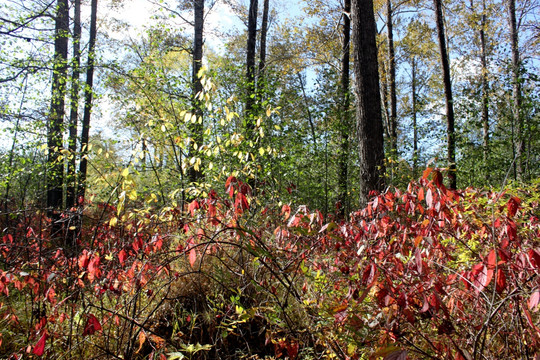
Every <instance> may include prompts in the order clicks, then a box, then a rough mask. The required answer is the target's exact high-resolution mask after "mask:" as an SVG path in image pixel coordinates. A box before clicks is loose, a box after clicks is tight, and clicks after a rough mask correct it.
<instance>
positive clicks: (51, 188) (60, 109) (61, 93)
mask: <svg viewBox="0 0 540 360" xmlns="http://www.w3.org/2000/svg"><path fill="white" fill-rule="evenodd" d="M68 36H69V7H68V3H67V0H58V2H57V8H56V25H55V39H54V61H53V66H54V69H53V79H52V99H51V110H50V114H49V124H48V129H47V146H48V149H49V154H48V157H47V165H48V168H47V214H48V216H49V217H51V219H52V220H53V222H56V221H57V220H58V219H57V218H58V217H59V212H60V211H61V210H62V201H63V196H64V191H63V185H64V163H63V161H62V160H60V158H59V157H60V155H61V154H62V153H61V150H62V147H63V144H62V134H63V131H64V115H65V108H64V105H65V96H66V74H67V53H68ZM57 230H58V228H56V229H55V228H54V227H53V232H56V231H57Z"/></svg>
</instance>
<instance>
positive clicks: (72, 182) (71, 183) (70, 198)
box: [66, 0, 81, 207]
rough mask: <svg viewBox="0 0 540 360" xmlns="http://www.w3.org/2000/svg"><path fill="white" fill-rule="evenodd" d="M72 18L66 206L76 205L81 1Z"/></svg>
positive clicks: (76, 1) (77, 1)
mask: <svg viewBox="0 0 540 360" xmlns="http://www.w3.org/2000/svg"><path fill="white" fill-rule="evenodd" d="M74 3H75V4H74V5H75V6H74V10H73V11H74V14H73V15H74V16H73V59H72V64H73V70H72V74H71V108H70V114H69V140H68V146H69V155H70V157H71V158H70V160H69V162H68V169H67V175H68V186H67V191H66V206H67V207H72V206H75V205H76V200H75V197H76V196H75V195H76V188H77V171H76V169H75V166H76V161H75V160H76V152H77V122H78V120H79V78H80V73H81V69H80V68H81V0H75V1H74Z"/></svg>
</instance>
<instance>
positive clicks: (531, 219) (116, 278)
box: [0, 169, 540, 360]
mask: <svg viewBox="0 0 540 360" xmlns="http://www.w3.org/2000/svg"><path fill="white" fill-rule="evenodd" d="M536 191H537V189H534V188H532V189H529V190H521V191H520V192H512V191H508V192H506V191H499V192H494V191H481V190H475V189H466V190H463V191H454V190H449V189H447V188H445V186H444V185H443V182H442V176H441V174H440V172H439V171H437V170H432V169H427V170H426V171H425V172H424V174H423V176H422V178H421V179H419V181H418V182H412V183H410V184H409V186H408V188H407V189H406V190H397V189H394V190H388V191H386V192H384V193H381V194H373V197H372V199H371V201H370V202H369V204H368V206H367V207H366V208H364V209H362V210H359V211H357V212H354V213H352V214H351V216H350V219H349V220H347V221H345V220H337V218H335V219H334V218H333V217H332V216H328V217H327V218H324V217H323V215H322V214H321V213H320V212H319V211H310V210H309V209H307V208H306V207H304V206H300V207H297V208H294V207H292V206H291V205H287V204H276V205H272V206H270V205H268V206H264V205H260V204H258V202H257V199H256V198H254V197H253V196H252V193H251V188H250V186H249V185H248V184H246V183H244V182H242V181H241V180H239V179H236V178H234V177H230V178H229V179H228V180H227V183H226V184H225V189H224V192H223V193H222V195H220V194H219V193H218V192H216V191H211V192H210V193H209V195H208V196H207V197H206V198H204V199H197V200H193V201H192V202H190V203H189V204H186V206H185V208H184V209H181V208H167V209H161V210H157V209H152V210H150V209H146V210H144V211H143V210H136V209H132V210H123V211H125V212H126V213H124V214H123V215H126V216H119V214H118V211H117V210H118V209H116V208H115V207H114V206H111V205H103V204H100V205H92V204H88V208H87V209H86V211H85V220H84V222H83V226H82V228H81V232H80V234H79V236H78V237H77V243H76V246H75V248H73V247H71V248H69V247H67V246H60V245H59V244H58V241H57V240H54V241H53V240H51V237H52V236H51V235H50V233H49V229H50V223H49V222H48V220H47V219H46V218H45V217H42V216H39V215H34V216H31V217H27V218H25V217H20V218H19V219H17V221H16V225H15V226H13V227H12V228H10V229H9V232H7V233H5V234H4V235H3V236H2V238H1V243H0V253H1V255H2V262H1V265H0V293H1V295H0V342H1V343H0V357H2V358H12V359H21V358H23V357H24V358H27V357H44V358H55V357H59V356H60V355H63V356H65V357H66V358H75V357H80V358H115V357H122V358H141V359H142V358H152V359H156V358H157V359H168V358H171V359H174V358H184V357H185V358H192V359H205V358H208V359H210V358H223V359H227V358H229V359H235V358H241V356H246V357H247V356H252V357H251V358H257V357H259V358H264V357H267V358H286V357H288V358H290V359H296V358H298V359H301V358H309V357H310V356H311V357H315V356H317V358H336V357H337V358H340V359H368V358H369V359H378V358H383V359H425V358H432V359H456V360H457V359H484V358H488V359H496V358H518V357H520V358H534V357H538V356H540V329H539V326H540V324H539V321H540V317H539V315H538V311H539V302H540V282H539V277H538V275H539V272H540V246H539V242H538V238H539V237H540V222H539V220H538V216H539V213H538V195H537V194H536ZM70 216H73V215H69V214H67V215H66V216H65V220H66V221H65V222H66V224H68V223H69V221H68V220H69V217H70ZM112 219H115V220H112ZM68 230H69V227H68V226H67V225H66V233H68Z"/></svg>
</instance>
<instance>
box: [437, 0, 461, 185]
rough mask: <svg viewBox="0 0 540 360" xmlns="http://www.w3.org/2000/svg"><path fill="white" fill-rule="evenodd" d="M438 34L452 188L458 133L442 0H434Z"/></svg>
mask: <svg viewBox="0 0 540 360" xmlns="http://www.w3.org/2000/svg"><path fill="white" fill-rule="evenodd" d="M434 4H435V18H436V24H437V35H438V38H439V50H440V58H441V66H442V72H443V84H444V95H445V103H446V137H447V148H448V149H447V161H448V182H449V183H448V186H449V188H450V189H456V187H457V169H456V134H455V130H454V127H455V126H454V123H455V120H454V100H453V99H452V82H451V80H450V60H449V58H448V52H447V49H446V38H445V33H444V20H443V14H442V4H441V0H434Z"/></svg>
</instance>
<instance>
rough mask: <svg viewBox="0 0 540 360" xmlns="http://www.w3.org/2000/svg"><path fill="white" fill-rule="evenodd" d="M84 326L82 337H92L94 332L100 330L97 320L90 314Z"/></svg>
mask: <svg viewBox="0 0 540 360" xmlns="http://www.w3.org/2000/svg"><path fill="white" fill-rule="evenodd" d="M87 318H88V319H87V320H86V325H85V326H84V330H83V336H86V335H93V334H94V333H95V332H97V331H100V330H101V324H100V323H99V320H98V319H97V318H96V317H95V316H94V315H92V314H88V315H87Z"/></svg>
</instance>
